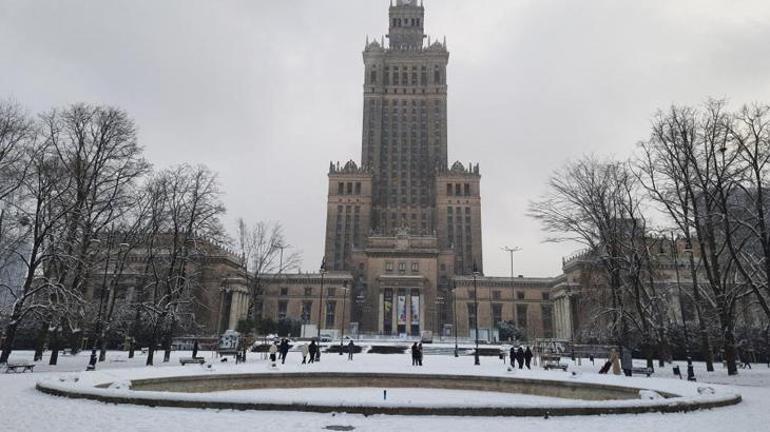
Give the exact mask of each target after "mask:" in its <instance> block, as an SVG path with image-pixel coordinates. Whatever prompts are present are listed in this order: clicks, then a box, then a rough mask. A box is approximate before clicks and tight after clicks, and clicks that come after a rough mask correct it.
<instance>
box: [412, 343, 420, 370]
mask: <svg viewBox="0 0 770 432" xmlns="http://www.w3.org/2000/svg"><path fill="white" fill-rule="evenodd" d="M419 353H420V349H419V348H417V342H415V343H413V344H412V366H417V356H418V355H419Z"/></svg>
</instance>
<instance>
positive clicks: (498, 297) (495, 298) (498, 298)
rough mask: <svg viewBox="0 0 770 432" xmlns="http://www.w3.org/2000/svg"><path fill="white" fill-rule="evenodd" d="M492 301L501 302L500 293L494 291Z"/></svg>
mask: <svg viewBox="0 0 770 432" xmlns="http://www.w3.org/2000/svg"><path fill="white" fill-rule="evenodd" d="M492 299H493V300H500V291H492Z"/></svg>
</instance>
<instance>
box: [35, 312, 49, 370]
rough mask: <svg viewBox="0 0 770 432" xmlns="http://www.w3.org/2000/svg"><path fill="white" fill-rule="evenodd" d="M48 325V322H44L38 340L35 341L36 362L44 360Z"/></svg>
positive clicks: (38, 333)
mask: <svg viewBox="0 0 770 432" xmlns="http://www.w3.org/2000/svg"><path fill="white" fill-rule="evenodd" d="M48 325H49V323H48V322H47V321H44V322H43V325H41V326H40V330H38V332H37V339H36V341H35V357H34V361H40V360H43V351H45V340H46V338H47V337H48Z"/></svg>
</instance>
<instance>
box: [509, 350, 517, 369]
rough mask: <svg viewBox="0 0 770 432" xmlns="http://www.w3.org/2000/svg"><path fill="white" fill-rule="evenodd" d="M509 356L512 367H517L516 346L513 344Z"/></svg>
mask: <svg viewBox="0 0 770 432" xmlns="http://www.w3.org/2000/svg"><path fill="white" fill-rule="evenodd" d="M509 356H510V357H511V367H513V368H515V367H516V347H515V346H513V345H511V352H510V354H509Z"/></svg>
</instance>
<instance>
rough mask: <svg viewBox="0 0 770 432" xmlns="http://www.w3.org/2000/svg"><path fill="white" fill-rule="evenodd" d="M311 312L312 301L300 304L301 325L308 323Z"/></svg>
mask: <svg viewBox="0 0 770 432" xmlns="http://www.w3.org/2000/svg"><path fill="white" fill-rule="evenodd" d="M312 310H313V302H312V301H303V302H302V313H301V314H300V319H301V320H302V322H303V323H309V322H310V311H312Z"/></svg>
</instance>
